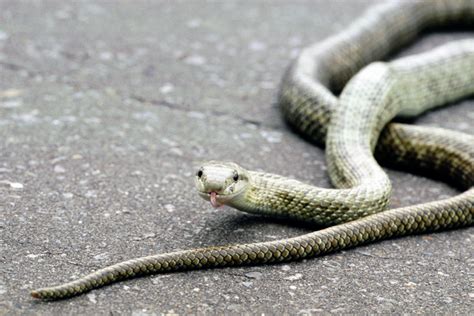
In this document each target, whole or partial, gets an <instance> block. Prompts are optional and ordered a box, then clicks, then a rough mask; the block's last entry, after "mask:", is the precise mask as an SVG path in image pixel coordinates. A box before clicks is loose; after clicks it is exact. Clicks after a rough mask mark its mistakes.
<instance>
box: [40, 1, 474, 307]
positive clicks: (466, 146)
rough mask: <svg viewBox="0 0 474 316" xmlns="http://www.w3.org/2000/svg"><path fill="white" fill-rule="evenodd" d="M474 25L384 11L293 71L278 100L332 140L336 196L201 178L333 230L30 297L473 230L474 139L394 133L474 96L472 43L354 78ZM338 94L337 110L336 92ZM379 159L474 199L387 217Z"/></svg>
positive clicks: (294, 185)
mask: <svg viewBox="0 0 474 316" xmlns="http://www.w3.org/2000/svg"><path fill="white" fill-rule="evenodd" d="M472 20H474V1H448V0H437V1H430V2H429V3H428V2H400V3H390V4H383V5H380V6H377V7H374V8H372V9H370V10H369V11H368V12H367V13H366V14H365V15H364V16H363V17H362V18H361V19H359V20H357V21H356V22H355V23H354V24H353V25H352V26H351V27H349V28H348V29H347V30H346V31H344V32H342V33H340V34H338V35H336V36H333V37H330V38H329V39H327V40H325V41H323V42H322V43H319V44H316V45H315V46H312V47H309V48H308V49H306V50H304V51H303V52H302V54H301V55H300V56H299V57H298V58H297V59H296V60H295V61H294V62H293V64H292V65H291V67H290V68H289V70H288V71H287V73H286V74H285V77H284V79H283V82H282V85H281V88H280V104H281V107H282V110H283V113H284V115H285V118H286V120H287V121H288V122H289V123H290V124H291V125H293V126H294V127H295V128H296V129H297V130H298V131H300V132H302V133H303V134H305V135H306V136H307V137H308V138H310V139H313V140H315V141H316V142H319V143H324V141H325V139H326V153H327V162H328V170H329V174H330V177H331V180H332V183H333V184H334V185H335V186H336V187H337V188H338V189H322V188H317V187H314V186H311V185H308V184H304V183H302V182H299V181H297V180H293V179H288V178H284V177H282V176H278V175H273V174H266V173H261V172H253V171H247V170H245V169H244V168H242V167H240V166H239V165H237V164H234V163H223V162H209V163H206V164H204V165H203V166H202V167H201V168H200V169H199V170H198V171H197V173H196V176H195V182H196V187H197V189H198V191H199V194H200V195H201V196H202V197H203V198H205V199H207V200H210V201H211V203H212V204H213V205H214V206H219V205H222V204H226V205H229V206H232V207H235V208H237V209H239V210H242V211H246V212H251V213H257V214H265V215H272V216H280V217H289V218H294V219H298V220H304V221H309V222H313V223H315V224H319V225H322V226H331V225H335V226H331V227H328V228H326V229H322V230H319V231H316V232H313V233H310V234H306V235H303V236H298V237H294V238H289V239H285V240H278V241H270V242H259V243H253V244H241V245H231V246H219V247H208V248H201V249H191V250H185V251H178V252H172V253H165V254H159V255H153V256H148V257H142V258H137V259H132V260H129V261H125V262H121V263H118V264H115V265H112V266H109V267H107V268H104V269H101V270H99V271H97V272H94V273H91V274H89V275H86V276H85V277H83V278H80V279H78V280H75V281H72V282H69V283H65V284H63V285H59V286H55V287H50V288H43V289H38V290H34V291H33V292H32V293H31V294H32V296H33V297H35V298H43V299H59V298H65V297H70V296H74V295H78V294H81V293H84V292H87V291H89V290H91V289H93V288H96V287H100V286H103V285H106V284H109V283H112V282H115V281H118V280H122V279H126V278H130V277H133V276H138V275H143V274H149V273H159V272H170V271H178V270H191V269H201V268H210V267H224V266H236V265H244V264H263V263H273V262H282V261H290V260H297V259H302V258H309V257H314V256H318V255H323V254H326V253H329V252H333V251H336V250H340V249H344V248H348V247H354V246H357V245H360V244H365V243H369V242H373V241H376V240H381V239H385V238H390V237H395V236H402V235H407V234H415V233H423V232H430V231H437V230H442V229H449V228H455V227H462V226H470V225H472V224H473V222H474V218H473V216H474V189H473V188H472V186H473V185H474V137H473V136H471V135H466V134H462V133H458V132H453V131H446V130H442V129H439V128H426V127H425V128H422V127H416V126H407V125H402V124H393V123H392V124H389V125H388V126H387V127H386V124H387V123H388V122H389V121H390V120H392V119H393V118H394V117H395V116H396V115H398V114H404V115H418V114H419V113H422V112H424V111H426V110H428V109H430V108H433V107H436V106H440V105H444V104H446V103H449V102H453V101H456V100H458V99H460V98H464V97H467V96H470V95H472V94H473V93H474V40H464V41H460V42H456V43H451V44H447V45H444V46H442V47H440V48H437V49H434V50H433V51H430V52H427V53H424V54H420V55H416V56H410V57H405V58H402V59H399V60H396V61H393V62H390V63H381V62H376V63H372V64H370V65H369V66H367V67H365V68H364V69H362V70H361V71H360V72H359V73H357V74H356V72H357V71H358V70H359V69H361V68H363V66H365V65H367V64H369V63H370V62H372V61H374V60H378V59H380V58H382V57H384V56H386V55H387V54H388V53H390V52H391V51H393V50H394V49H397V48H399V47H400V46H402V45H405V44H406V43H408V42H410V41H411V40H413V39H414V38H415V37H416V35H417V34H418V33H419V32H420V31H422V30H423V29H425V28H427V27H431V26H439V25H445V24H453V23H458V22H460V23H464V24H469V23H470V21H472ZM355 74H356V75H355ZM354 75H355V76H354ZM352 76H354V77H353V78H352V79H351V80H350V81H349V79H350V78H351V77H352ZM348 81H349V82H348ZM347 82H348V83H347ZM346 83H347V84H346ZM342 87H344V89H343V90H342V93H341V95H340V98H339V99H338V98H336V97H335V96H334V95H333V94H332V93H331V92H330V89H333V90H334V91H338V90H341V89H342ZM329 121H331V123H330V124H329ZM327 128H328V129H327ZM326 129H327V137H326ZM374 150H375V151H376V152H377V153H378V155H379V156H381V157H385V158H390V159H391V160H392V163H395V164H399V165H404V166H417V167H418V168H420V169H425V170H432V171H435V172H436V173H438V174H440V175H443V176H444V177H446V178H448V179H449V180H450V181H451V182H452V183H454V184H455V185H456V186H458V187H459V188H462V189H464V190H466V191H465V192H464V193H462V194H459V195H457V196H455V197H452V198H449V199H445V200H441V201H436V202H430V203H425V204H420V205H415V206H409V207H404V208H399V209H393V210H388V211H384V210H385V208H386V205H387V203H388V202H389V199H390V193H391V185H390V181H389V179H388V178H387V176H386V174H385V173H384V172H383V170H382V169H381V168H380V167H379V165H378V164H377V162H376V160H375V159H374V157H373V152H374Z"/></svg>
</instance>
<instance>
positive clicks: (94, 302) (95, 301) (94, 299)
mask: <svg viewBox="0 0 474 316" xmlns="http://www.w3.org/2000/svg"><path fill="white" fill-rule="evenodd" d="M96 297H97V296H96V295H95V294H93V293H89V294H87V298H88V299H89V301H90V302H91V303H92V304H96V303H97V300H96Z"/></svg>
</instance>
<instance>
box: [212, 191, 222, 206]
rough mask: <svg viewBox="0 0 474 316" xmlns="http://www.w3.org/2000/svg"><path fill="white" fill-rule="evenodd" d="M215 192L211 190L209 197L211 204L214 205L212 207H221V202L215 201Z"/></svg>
mask: <svg viewBox="0 0 474 316" xmlns="http://www.w3.org/2000/svg"><path fill="white" fill-rule="evenodd" d="M216 197H217V192H214V191H213V192H211V198H210V201H211V205H212V206H213V207H214V208H218V207H221V206H222V204H220V203H219V202H217V198H216Z"/></svg>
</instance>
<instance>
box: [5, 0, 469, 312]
mask: <svg viewBox="0 0 474 316" xmlns="http://www.w3.org/2000/svg"><path fill="white" fill-rule="evenodd" d="M348 3H349V1H345V2H344V1H298V2H294V1H275V2H273V1H272V2H271V3H270V2H256V1H255V2H254V1H226V2H216V1H214V2H205V1H182V2H175V1H121V2H119V1H101V2H95V1H81V2H77V3H72V1H60V0H57V1H17V0H11V1H5V0H2V1H0V73H1V75H0V314H1V315H3V314H8V315H12V314H13V315H14V314H43V315H49V314H61V315H68V314H69V315H78V314H82V315H86V314H88V315H90V314H92V313H94V314H102V315H116V314H132V315H152V314H155V313H156V314H160V313H173V312H176V313H182V314H187V313H197V314H204V313H211V312H213V313H224V312H225V313H261V312H265V313H267V314H268V313H270V314H271V313H282V312H287V313H289V314H311V313H319V312H324V313H336V314H339V313H361V314H365V313H376V312H378V313H397V314H401V313H410V314H411V313H421V314H433V313H434V314H453V313H457V314H468V313H469V312H472V311H473V309H474V290H473V282H474V275H473V264H474V259H473V257H474V250H473V240H474V236H473V233H474V230H473V229H472V228H469V229H463V230H457V231H450V232H444V233H438V234H432V235H424V236H415V237H407V238H401V239H396V240H389V241H385V242H381V243H378V244H374V245H368V246H365V247H360V248H357V249H354V250H349V251H344V252H340V253H336V254H333V255H330V256H326V257H322V258H315V259H312V260H307V261H303V262H297V263H289V264H286V265H274V266H261V267H244V268H229V269H219V270H208V271H195V272H189V273H176V274H168V275H156V276H151V277H144V278H140V279H134V280H130V281H126V282H122V283H118V284H115V285H113V286H109V287H105V288H102V289H100V290H96V291H93V292H90V293H89V294H87V295H83V296H81V297H77V298H73V299H70V300H65V301H60V302H49V303H43V302H38V301H34V300H33V299H32V298H30V296H29V291H30V290H31V289H33V288H35V287H39V286H46V285H52V284H57V283H59V282H63V281H66V280H69V279H71V278H74V277H78V276H80V275H82V274H84V273H87V272H90V271H92V270H94V269H97V268H100V267H103V266H106V265H108V264H111V263H115V262H117V261H121V260H124V259H128V258H132V257H137V256H143V255H149V254H154V253H159V252H166V251H171V250H176V249H185V248H192V247H198V246H203V245H216V244H228V243H242V242H252V241H263V240H274V239H278V238H286V237H288V236H295V235H298V234H303V233H306V232H308V231H310V230H311V228H310V227H305V226H299V227H298V226H296V227H295V226H290V225H287V224H285V223H284V222H276V221H271V220H268V219H262V218H259V217H257V216H250V215H246V214H242V213H240V212H238V211H234V210H231V209H224V210H218V211H216V210H213V209H211V207H210V205H209V203H206V202H204V201H203V200H201V199H200V198H199V197H198V196H197V194H196V193H195V192H194V189H193V182H192V175H193V174H194V168H195V166H196V165H198V164H199V162H200V161H203V160H207V159H225V160H234V161H237V162H240V163H241V164H242V165H244V166H247V167H249V168H255V169H256V168H260V169H264V170H266V171H270V172H276V173H280V174H284V175H289V176H294V177H297V178H298V179H301V180H304V181H307V182H309V183H313V184H315V185H321V186H326V187H327V186H329V183H328V178H327V175H326V174H325V167H324V166H325V163H324V154H323V152H322V151H321V150H320V149H318V148H315V147H314V146H312V145H311V144H308V143H306V142H304V141H303V140H301V139H300V138H299V137H298V136H297V135H294V134H293V133H292V132H291V131H289V130H288V129H287V127H286V126H285V125H284V124H283V122H282V121H281V118H280V114H279V112H278V109H277V107H276V106H275V105H274V103H275V102H274V101H275V95H276V91H277V90H276V89H277V85H278V82H279V79H280V77H281V75H282V73H283V71H284V68H285V66H286V65H287V64H288V62H289V60H290V59H291V58H292V56H295V54H297V53H298V51H299V50H300V48H301V47H304V46H305V45H308V44H310V43H313V42H314V41H317V40H320V39H322V38H324V37H326V36H328V35H330V34H332V33H334V32H336V31H338V30H341V29H342V28H344V26H345V25H347V24H348V23H349V22H350V21H352V20H353V19H354V18H355V17H356V16H358V15H359V14H360V13H361V12H362V11H363V10H364V8H366V7H367V6H368V5H369V4H370V3H371V2H366V1H364V2H362V1H350V5H348ZM466 36H472V33H457V34H450V33H444V34H435V35H430V36H428V37H425V38H424V39H423V40H421V41H420V42H419V43H418V44H417V45H415V46H414V47H411V48H409V50H408V51H407V53H412V52H415V51H421V50H424V49H429V48H431V47H433V46H435V45H436V44H438V43H441V42H444V41H448V40H451V39H453V38H462V37H466ZM472 103H473V102H472V101H464V102H462V103H460V104H458V105H455V106H451V107H449V108H445V109H442V110H438V111H435V112H432V113H429V114H427V115H425V116H423V117H422V118H420V119H419V120H418V121H417V123H419V124H429V125H436V126H443V127H448V128H453V129H457V130H460V131H464V132H472V128H473V123H472V122H473V120H474V112H473V110H472ZM389 174H390V177H391V179H392V180H393V183H394V187H395V188H394V190H395V192H394V198H393V202H392V205H393V206H394V207H396V206H402V205H410V204H413V203H420V202H426V201H431V200H436V199H440V198H443V197H447V196H452V195H455V194H456V193H457V192H456V191H455V190H454V189H452V188H450V187H449V186H447V185H445V184H443V183H439V182H434V181H432V180H429V179H426V178H421V177H416V176H413V175H410V174H405V173H402V172H395V171H389Z"/></svg>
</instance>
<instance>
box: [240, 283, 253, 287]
mask: <svg viewBox="0 0 474 316" xmlns="http://www.w3.org/2000/svg"><path fill="white" fill-rule="evenodd" d="M242 285H243V286H245V287H252V285H253V282H242Z"/></svg>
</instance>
